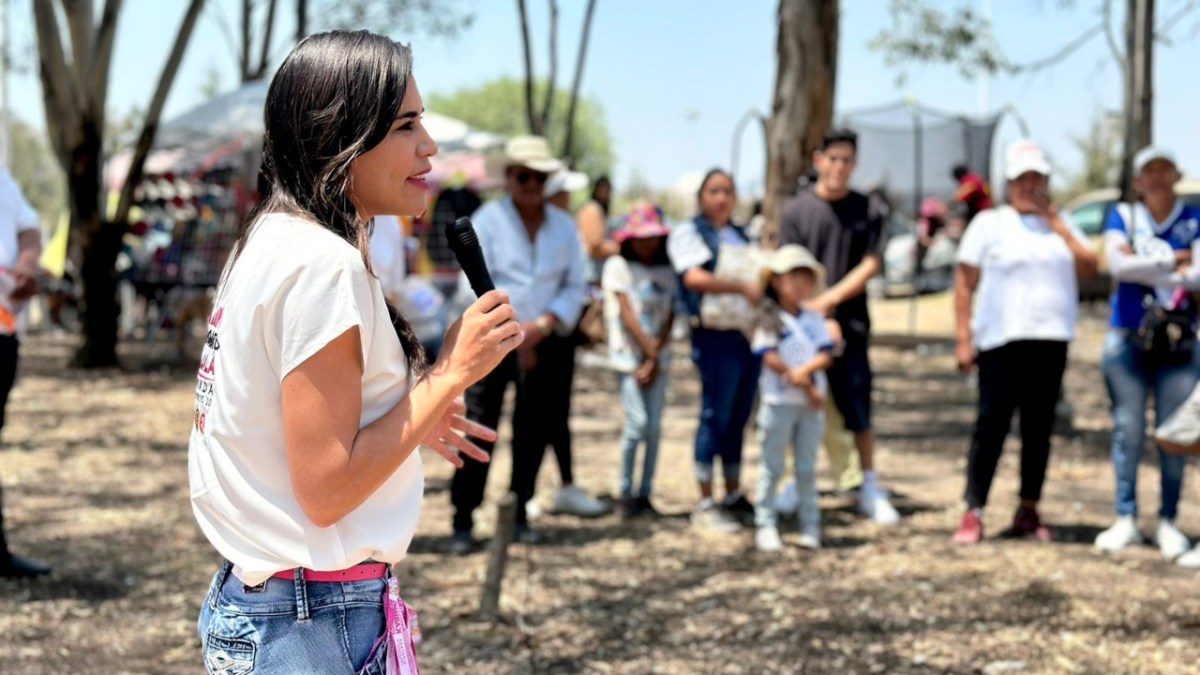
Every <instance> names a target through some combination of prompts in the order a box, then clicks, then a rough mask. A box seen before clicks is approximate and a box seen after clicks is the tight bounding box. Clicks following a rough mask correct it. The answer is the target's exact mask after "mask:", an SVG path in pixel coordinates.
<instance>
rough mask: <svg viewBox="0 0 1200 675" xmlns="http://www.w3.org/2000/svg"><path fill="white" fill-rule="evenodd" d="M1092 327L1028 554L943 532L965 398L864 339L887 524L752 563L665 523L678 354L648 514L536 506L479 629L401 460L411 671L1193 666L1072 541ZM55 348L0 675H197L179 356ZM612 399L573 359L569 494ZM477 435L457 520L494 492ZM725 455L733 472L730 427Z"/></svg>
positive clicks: (849, 512) (1182, 577)
mask: <svg viewBox="0 0 1200 675" xmlns="http://www.w3.org/2000/svg"><path fill="white" fill-rule="evenodd" d="M899 315H901V316H906V315H905V314H904V313H903V312H900V313H899ZM1102 325H1103V324H1102V319H1101V318H1099V317H1098V311H1097V312H1096V313H1094V314H1093V315H1089V316H1088V318H1086V319H1085V320H1084V322H1083V326H1082V331H1083V333H1084V336H1083V338H1082V339H1081V340H1080V341H1079V343H1078V344H1077V345H1076V346H1075V348H1073V351H1072V357H1071V364H1070V368H1069V372H1068V381H1067V390H1068V397H1069V399H1070V401H1071V403H1072V404H1073V405H1074V406H1075V408H1076V418H1075V422H1076V431H1075V433H1073V434H1066V435H1062V436H1058V437H1056V438H1055V450H1054V456H1053V459H1052V462H1051V468H1050V476H1049V479H1048V482H1047V490H1046V495H1045V501H1044V506H1043V509H1044V514H1045V516H1046V517H1047V518H1048V519H1049V520H1050V522H1052V523H1053V524H1055V525H1056V526H1057V532H1058V536H1059V541H1057V542H1055V543H1053V544H1038V543H1033V542H1025V541H1009V540H998V539H991V538H989V540H988V541H987V542H986V543H984V544H983V545H981V546H978V547H974V548H969V549H964V548H958V547H955V546H953V545H951V543H950V541H949V535H950V533H951V532H952V531H953V529H954V527H955V526H956V525H957V523H958V519H959V517H960V515H961V510H960V509H961V505H960V501H959V500H960V494H961V490H962V482H963V479H962V473H963V467H964V461H965V460H964V457H965V452H966V446H967V441H966V437H967V435H968V434H969V433H970V429H971V424H972V419H973V411H974V407H973V406H974V392H973V390H972V389H971V388H970V386H969V385H968V383H967V381H966V380H965V379H964V378H962V377H960V376H959V375H957V374H955V373H954V370H953V359H952V356H951V355H950V353H949V352H948V351H944V350H943V351H939V350H937V349H933V350H930V349H922V350H921V351H919V352H918V351H911V350H908V351H899V350H892V349H883V348H879V349H876V350H875V351H874V353H873V358H874V359H875V363H876V369H877V371H878V375H877V380H876V381H877V394H876V410H877V425H878V431H879V436H880V440H881V446H882V447H881V452H880V455H881V460H880V461H881V466H882V474H883V477H884V480H885V482H886V484H887V485H889V486H890V487H891V488H893V489H894V490H895V491H896V492H897V493H898V495H899V498H898V500H897V503H898V505H899V506H900V508H901V510H902V512H903V513H904V514H905V519H904V523H903V525H902V526H900V527H899V528H895V529H890V530H884V529H879V528H878V527H876V526H874V525H871V524H869V523H866V522H864V521H862V520H861V519H859V518H858V517H856V516H855V515H854V512H853V508H852V502H850V501H848V500H844V499H840V498H837V497H834V496H832V495H827V496H824V497H823V498H822V502H821V506H822V509H823V511H824V518H825V534H826V548H825V549H823V550H821V551H819V552H815V553H808V552H802V551H801V550H800V549H798V548H795V547H794V546H792V547H789V548H788V549H787V550H786V551H785V552H784V553H783V554H781V555H777V556H766V555H762V554H759V553H757V552H755V551H754V550H753V541H752V534H750V533H749V532H747V533H745V534H741V535H738V536H733V537H717V536H710V535H705V534H701V533H698V532H696V531H695V530H694V529H692V528H691V527H690V526H689V524H688V521H687V519H686V514H687V512H688V510H689V509H690V507H691V505H692V503H693V500H694V499H695V497H696V493H695V487H694V486H693V484H692V481H691V443H692V437H693V433H694V429H695V418H696V409H697V406H698V400H697V397H698V385H697V382H696V378H695V376H694V370H693V368H692V366H691V364H690V363H689V362H688V361H687V360H686V355H685V353H684V352H683V351H682V350H680V351H678V353H677V356H678V357H679V358H677V359H676V361H675V363H674V365H673V369H672V378H673V379H672V386H671V390H670V395H669V408H668V410H667V413H666V418H665V424H666V440H665V447H664V448H663V451H662V458H661V460H660V465H659V472H658V477H657V481H656V484H655V490H656V493H655V496H656V503H657V504H658V506H659V508H660V509H661V510H662V511H664V512H665V513H666V514H668V515H667V517H665V518H663V519H661V520H656V521H641V520H638V521H634V522H632V523H629V524H623V523H620V522H618V521H617V520H616V519H615V518H613V517H606V518H601V519H597V520H591V521H580V520H576V519H573V518H565V517H549V516H547V517H544V518H542V519H541V520H539V521H538V524H539V525H540V526H541V527H542V528H543V529H544V530H545V532H546V533H547V534H548V535H549V542H548V543H547V544H546V545H543V546H538V547H524V546H513V548H512V552H513V559H512V561H511V566H510V568H509V573H508V577H507V581H506V586H505V594H504V597H503V602H502V608H503V611H504V613H505V618H506V620H505V621H504V622H502V623H500V624H498V625H491V624H487V623H483V622H480V621H477V620H475V619H473V618H472V612H473V611H474V609H475V608H476V606H477V602H478V597H479V589H480V583H481V580H482V576H483V569H484V564H485V556H483V555H475V556H470V557H466V558H453V557H449V556H447V555H444V554H443V553H442V552H441V551H442V547H443V545H444V538H445V537H446V536H447V535H448V534H449V530H450V528H449V505H448V496H447V488H448V484H449V483H448V481H449V477H450V475H451V470H450V467H449V465H447V464H445V463H444V462H442V461H440V460H439V459H438V458H437V457H436V456H427V458H426V461H427V463H428V464H427V467H428V468H427V470H428V481H427V486H426V494H427V499H426V506H425V513H424V515H423V518H422V521H421V526H420V530H419V533H418V537H417V539H416V541H415V543H414V545H413V549H412V553H411V555H410V556H409V557H408V559H407V560H406V561H405V562H404V563H403V564H401V565H400V566H399V568H398V573H399V575H400V578H401V580H402V583H403V586H404V588H405V591H406V595H407V596H408V599H409V601H410V602H411V603H412V604H413V605H414V606H416V607H417V608H418V609H419V610H420V612H421V623H422V627H423V629H424V634H425V642H424V644H423V645H422V647H421V657H422V665H423V666H424V668H425V670H426V672H470V673H560V672H561V673H566V672H587V673H650V672H664V673H691V672H704V673H708V672H714V673H764V672H789V673H798V672H803V673H943V672H946V673H972V672H984V673H1000V672H1030V673H1035V672H1036V673H1187V672H1200V665H1198V664H1200V662H1198V660H1197V657H1198V656H1200V647H1198V643H1200V597H1198V596H1197V593H1196V588H1197V583H1198V581H1200V580H1198V579H1197V576H1196V574H1195V573H1192V572H1187V571H1184V570H1180V569H1178V568H1175V567H1173V566H1171V565H1169V564H1167V563H1166V562H1164V561H1163V560H1162V559H1161V558H1160V557H1159V556H1158V554H1157V552H1156V551H1155V550H1154V549H1152V548H1150V547H1142V548H1139V549H1137V550H1131V551H1127V552H1125V553H1123V554H1122V555H1119V556H1116V557H1106V556H1102V555H1099V554H1097V553H1096V552H1094V551H1093V549H1092V547H1091V540H1092V538H1093V537H1094V536H1095V534H1096V532H1097V531H1099V529H1101V528H1103V527H1105V526H1106V525H1107V524H1108V520H1109V517H1110V512H1111V499H1112V497H1111V482H1112V479H1111V472H1110V469H1109V465H1108V459H1107V457H1108V442H1109V423H1108V420H1107V411H1108V402H1107V395H1106V393H1105V391H1104V386H1103V381H1102V379H1101V377H1100V374H1099V371H1098V369H1097V365H1096V362H1097V359H1098V356H1099V344H1100V337H1101V335H1102V331H1103V327H1102ZM71 346H72V341H71V339H70V338H61V337H58V338H56V337H52V336H41V337H35V338H32V339H31V340H30V341H28V342H27V344H26V345H25V352H24V361H23V363H22V370H23V376H22V379H21V381H20V382H19V384H18V387H17V390H16V393H15V395H14V399H13V401H12V403H11V405H10V425H9V427H8V428H6V429H5V430H4V436H5V438H4V441H5V443H4V447H3V450H0V475H2V477H3V480H4V486H5V494H6V498H7V506H8V508H7V511H6V515H7V516H8V519H9V528H10V536H11V539H12V540H13V541H14V546H15V548H17V549H19V551H20V552H22V553H26V554H28V555H31V556H34V557H37V558H39V559H43V560H47V561H50V562H52V563H54V565H55V575H54V576H53V577H52V578H51V579H48V580H41V581H37V582H32V583H28V582H0V672H3V673H195V672H200V671H201V665H200V658H199V640H198V638H197V636H196V633H195V617H196V614H197V606H198V604H199V602H200V600H201V597H202V595H203V594H204V591H205V589H206V586H207V583H208V580H209V577H210V575H211V574H212V572H213V570H214V569H215V566H216V564H217V562H218V559H217V556H216V555H215V554H214V553H213V551H212V550H211V549H210V547H209V546H208V545H207V543H206V542H205V541H204V539H203V538H202V537H201V535H200V534H199V532H198V530H197V528H196V527H195V525H194V522H193V520H192V515H191V511H190V507H189V504H188V492H187V478H186V448H185V439H186V432H187V429H188V425H189V422H190V411H191V405H192V402H191V398H192V390H193V374H192V372H191V371H192V368H190V367H179V366H167V365H162V364H161V361H162V359H163V358H164V357H163V354H165V352H163V351H161V350H156V349H155V348H152V347H147V346H145V345H141V344H129V345H126V346H125V347H124V348H123V349H125V365H126V369H125V370H124V371H122V372H116V371H113V372H107V373H80V372H76V371H71V370H67V369H65V368H64V367H63V365H62V364H64V363H65V362H66V357H67V355H68V353H69V350H70V348H71ZM160 366H161V367H160ZM614 388H615V387H614V381H613V379H612V375H611V374H610V373H607V372H603V371H598V370H594V369H588V368H583V369H581V372H580V376H579V379H578V384H577V397H576V400H575V407H574V414H573V428H574V430H575V434H576V450H575V456H576V463H577V469H576V474H577V476H578V477H579V482H580V483H581V484H582V485H583V486H584V487H586V488H587V489H588V490H589V491H591V492H592V493H611V492H612V491H613V489H614V484H615V479H616V470H617V469H616V467H617V453H618V450H617V437H618V434H619V430H620V424H621V416H620V408H619V404H618V402H617V398H616V395H615V393H614ZM748 438H752V436H748ZM1010 442H1011V441H1010ZM500 447H501V450H500V452H499V453H498V456H497V461H496V466H495V467H494V473H493V478H492V483H491V485H490V490H489V505H488V506H485V507H484V508H483V509H482V510H481V512H480V514H479V516H478V522H480V523H481V524H482V525H484V527H482V528H481V532H480V533H481V534H487V530H488V529H489V527H488V526H489V525H490V523H491V520H492V518H493V513H494V509H493V508H492V506H491V505H494V504H495V502H496V500H497V499H498V498H499V497H500V496H501V495H502V494H503V490H504V488H505V487H506V485H507V479H506V477H507V474H508V470H509V469H508V467H509V464H508V461H507V452H506V450H505V447H506V446H505V445H504V444H503V442H502V444H501V446H500ZM1016 450H1017V448H1016V445H1015V443H1013V444H1012V445H1011V446H1010V448H1009V452H1008V454H1006V456H1005V459H1004V461H1003V462H1002V465H1001V468H1000V472H999V477H998V480H997V483H996V487H995V489H994V492H993V495H994V498H993V504H992V508H991V510H990V511H989V512H988V514H987V517H986V524H987V527H988V528H989V531H990V532H992V533H995V532H999V531H1001V530H1002V529H1003V528H1004V527H1005V526H1006V525H1007V522H1008V519H1009V518H1010V517H1011V514H1012V510H1013V509H1014V508H1015V506H1016V498H1015V492H1016V476H1017V459H1016V455H1017V452H1016ZM747 453H748V463H747V467H748V468H749V476H748V479H749V480H750V484H751V485H752V484H753V480H754V477H755V476H756V460H757V456H758V453H757V446H756V444H755V443H754V442H753V441H752V440H751V442H749V443H748V444H747ZM1147 455H1148V458H1147V461H1146V463H1145V464H1144V467H1143V473H1142V476H1143V480H1142V495H1141V497H1142V502H1141V503H1142V505H1143V510H1144V511H1145V512H1146V514H1147V515H1146V516H1145V517H1143V519H1142V525H1143V529H1144V530H1146V531H1150V530H1151V529H1152V527H1153V525H1154V519H1153V517H1152V514H1153V513H1154V510H1155V507H1156V506H1157V489H1156V484H1157V470H1156V468H1155V464H1154V463H1152V462H1151V461H1150V459H1151V458H1152V456H1151V453H1147ZM546 463H547V467H546V468H545V469H544V470H543V473H542V484H541V485H542V492H543V494H544V495H546V496H548V495H549V494H550V493H551V491H552V489H553V486H554V483H555V475H556V473H557V471H556V468H555V465H554V462H553V459H548V460H547V462H546ZM822 481H823V485H828V482H829V481H828V477H827V476H824V475H823V476H822ZM1195 503H1196V502H1195V499H1194V498H1187V499H1186V501H1185V505H1184V517H1183V519H1182V520H1181V523H1182V525H1183V527H1184V529H1185V531H1188V532H1190V533H1192V534H1194V535H1200V516H1198V515H1197V511H1196V509H1195V508H1194V507H1193V505H1194V504H1195ZM1189 507H1192V508H1189ZM790 537H795V534H794V533H788V534H787V535H786V536H785V540H787V541H790V540H789V538H790Z"/></svg>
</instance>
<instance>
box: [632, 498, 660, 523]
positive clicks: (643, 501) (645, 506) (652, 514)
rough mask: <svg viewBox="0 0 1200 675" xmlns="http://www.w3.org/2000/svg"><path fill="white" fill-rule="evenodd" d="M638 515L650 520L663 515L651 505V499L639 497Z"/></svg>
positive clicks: (637, 503) (637, 504)
mask: <svg viewBox="0 0 1200 675" xmlns="http://www.w3.org/2000/svg"><path fill="white" fill-rule="evenodd" d="M636 508H637V514H638V515H639V516H647V517H649V518H658V517H659V516H661V515H662V514H661V513H659V512H658V509H656V508H654V505H653V504H651V503H650V498H649V497H638V498H637V502H636Z"/></svg>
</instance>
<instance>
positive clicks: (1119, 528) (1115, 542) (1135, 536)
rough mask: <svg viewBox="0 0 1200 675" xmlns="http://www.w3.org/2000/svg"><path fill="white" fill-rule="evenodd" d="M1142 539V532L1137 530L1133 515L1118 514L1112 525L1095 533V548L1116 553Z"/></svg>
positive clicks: (1140, 541) (1138, 542)
mask: <svg viewBox="0 0 1200 675" xmlns="http://www.w3.org/2000/svg"><path fill="white" fill-rule="evenodd" d="M1142 541H1143V540H1142V533H1141V532H1138V529H1137V521H1136V520H1134V518H1133V516H1119V517H1118V518H1117V522H1115V523H1113V525H1112V527H1110V528H1108V529H1107V530H1105V531H1103V532H1101V533H1100V534H1098V535H1096V548H1098V549H1100V550H1101V551H1104V552H1105V553H1116V552H1117V551H1120V550H1121V549H1123V548H1125V547H1126V546H1132V545H1134V544H1140V543H1142Z"/></svg>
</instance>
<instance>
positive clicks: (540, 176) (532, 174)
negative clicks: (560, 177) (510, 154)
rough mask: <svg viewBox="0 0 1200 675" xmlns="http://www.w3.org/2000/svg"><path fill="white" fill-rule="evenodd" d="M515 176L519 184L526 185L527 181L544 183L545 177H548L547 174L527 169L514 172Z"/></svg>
mask: <svg viewBox="0 0 1200 675" xmlns="http://www.w3.org/2000/svg"><path fill="white" fill-rule="evenodd" d="M515 178H516V179H517V182H518V183H520V184H521V185H528V184H529V181H533V182H535V183H537V184H538V185H545V184H546V179H547V178H549V175H547V174H544V173H541V172H538V171H528V170H524V169H523V170H521V171H518V172H517V173H516V176H515Z"/></svg>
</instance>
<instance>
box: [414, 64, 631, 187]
mask: <svg viewBox="0 0 1200 675" xmlns="http://www.w3.org/2000/svg"><path fill="white" fill-rule="evenodd" d="M546 87H547V84H546V82H545V81H539V82H538V83H537V84H536V86H535V90H536V96H537V98H536V100H539V101H541V100H544V96H545V92H546ZM570 102H571V94H570V92H568V91H564V90H562V89H556V90H555V92H554V106H553V110H552V112H551V113H550V122H549V124H548V126H547V129H546V137H547V140H549V141H550V145H551V147H553V148H554V149H555V150H556V151H557V152H559V153H561V151H562V147H563V143H564V141H565V132H566V128H565V127H566V124H565V123H566V119H565V118H566V115H567V108H568V107H569V105H570ZM427 106H428V107H429V109H430V110H434V111H437V112H439V113H441V114H443V115H449V116H450V117H455V118H457V119H460V120H462V121H464V122H466V123H467V124H470V125H471V126H473V127H476V128H478V129H481V130H483V131H491V132H493V133H497V134H504V135H507V136H515V135H520V134H527V133H529V127H528V124H527V120H526V119H525V82H524V80H519V79H517V78H513V77H503V78H500V79H498V80H493V81H491V82H487V83H484V84H482V85H479V86H476V87H469V88H464V89H460V90H458V91H456V92H453V93H450V94H437V93H434V94H431V95H430V96H429V98H428V101H427ZM574 144H575V153H574V154H575V162H574V168H575V170H576V171H582V172H584V173H586V174H587V175H589V176H591V177H593V178H595V177H596V176H599V175H601V174H607V173H608V172H609V171H610V170H611V168H612V165H613V161H614V159H613V151H612V137H611V136H610V135H609V131H608V125H607V124H606V122H605V121H604V109H603V107H602V106H601V105H600V102H599V101H597V100H595V99H593V98H587V97H581V98H580V100H579V106H578V108H577V109H576V111H575V142H574Z"/></svg>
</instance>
